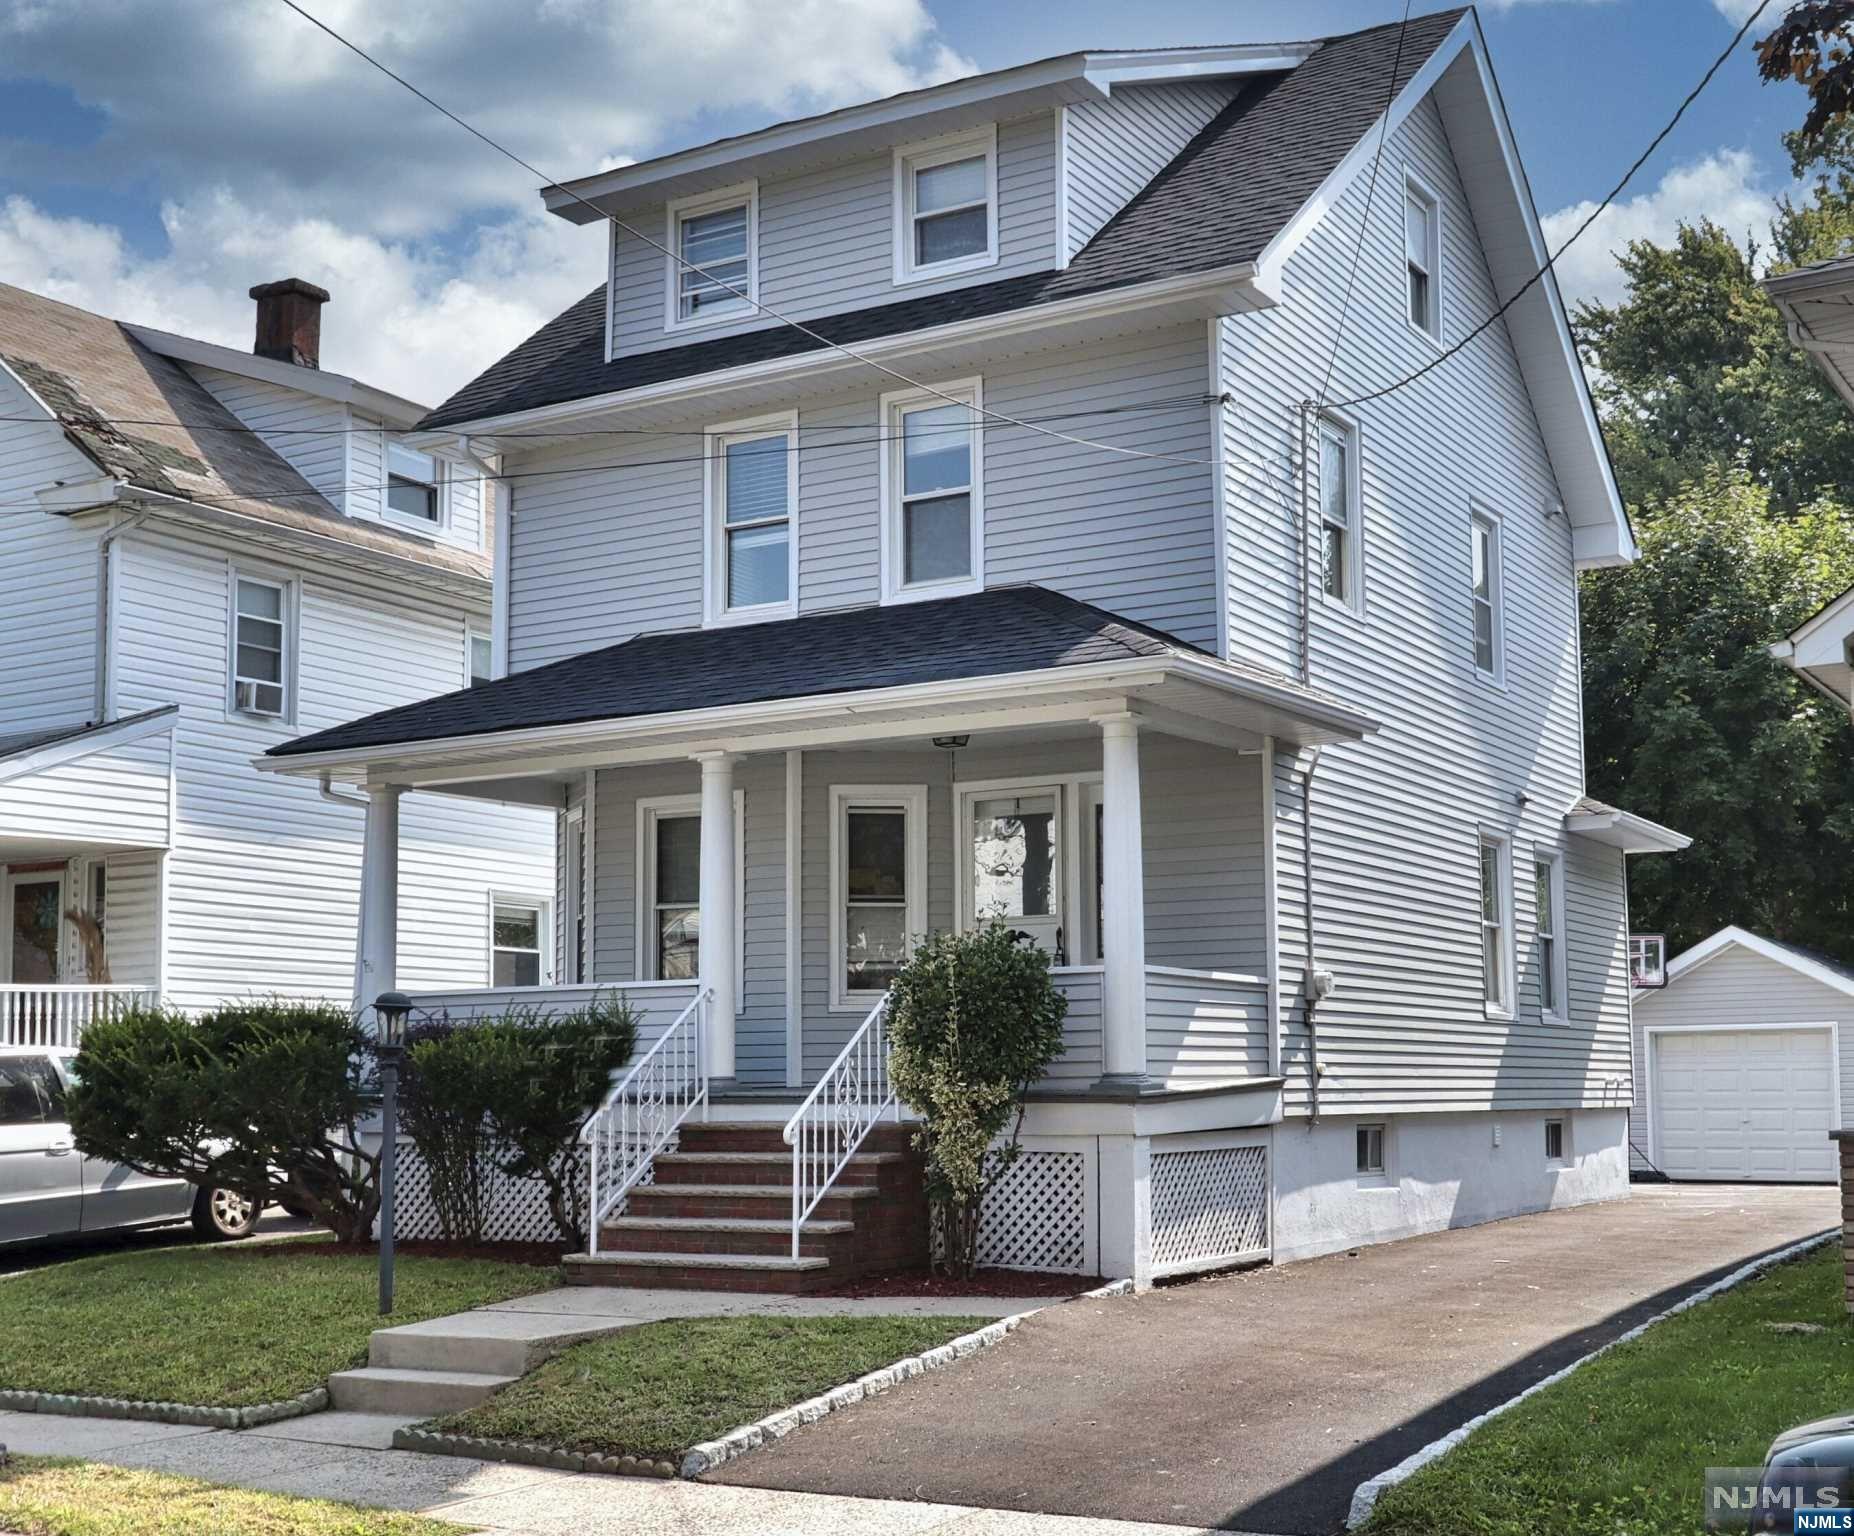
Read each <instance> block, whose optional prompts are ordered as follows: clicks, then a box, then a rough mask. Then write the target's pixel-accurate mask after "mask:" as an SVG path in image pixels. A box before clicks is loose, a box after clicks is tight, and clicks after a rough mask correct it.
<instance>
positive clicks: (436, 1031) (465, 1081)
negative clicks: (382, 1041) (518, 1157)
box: [399, 1018, 497, 1243]
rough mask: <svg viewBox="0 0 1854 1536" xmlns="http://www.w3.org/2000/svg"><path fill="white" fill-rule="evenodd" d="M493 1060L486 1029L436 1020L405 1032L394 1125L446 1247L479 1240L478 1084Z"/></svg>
mask: <svg viewBox="0 0 1854 1536" xmlns="http://www.w3.org/2000/svg"><path fill="white" fill-rule="evenodd" d="M496 1055H497V1053H496V1052H495V1050H494V1049H493V1040H492V1032H491V1030H490V1029H487V1028H477V1027H475V1026H472V1025H469V1024H459V1023H454V1022H452V1021H451V1020H450V1019H449V1018H438V1019H432V1020H428V1021H424V1022H421V1023H418V1024H415V1025H413V1026H412V1027H411V1028H409V1029H408V1030H407V1031H406V1054H405V1065H404V1068H403V1069H402V1071H401V1073H400V1078H399V1125H400V1128H401V1130H403V1131H404V1133H405V1134H406V1135H407V1136H408V1137H410V1138H411V1141H412V1145H413V1146H415V1147H417V1148H418V1155H419V1161H420V1162H422V1163H423V1164H424V1165H425V1174H426V1178H427V1180H428V1183H429V1188H430V1193H431V1203H432V1205H433V1206H434V1207H435V1208H436V1210H437V1213H438V1232H439V1234H440V1235H441V1236H442V1237H444V1238H445V1239H447V1240H449V1241H452V1242H464V1243H480V1242H482V1240H483V1228H484V1226H485V1224H486V1222H487V1220H488V1204H487V1190H486V1189H485V1187H484V1183H483V1174H484V1171H485V1168H486V1166H487V1164H488V1157H489V1145H490V1134H489V1118H488V1116H489V1102H488V1092H487V1086H486V1085H487V1082H488V1079H489V1077H490V1074H491V1073H492V1072H493V1071H494V1070H495V1066H496V1062H495V1057H496Z"/></svg>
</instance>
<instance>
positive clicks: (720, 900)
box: [695, 752, 740, 1087]
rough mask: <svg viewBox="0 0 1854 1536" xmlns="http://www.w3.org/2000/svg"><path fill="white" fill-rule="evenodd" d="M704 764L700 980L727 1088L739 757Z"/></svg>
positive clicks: (712, 755) (717, 1078) (712, 1075)
mask: <svg viewBox="0 0 1854 1536" xmlns="http://www.w3.org/2000/svg"><path fill="white" fill-rule="evenodd" d="M695 760H696V761H697V762H698V763H700V764H701V765H702V898H701V899H702V908H701V981H700V985H701V986H702V987H704V988H706V989H707V990H708V991H710V992H711V993H713V994H714V995H713V996H712V997H711V998H710V999H709V1002H708V1040H707V1046H708V1077H709V1081H710V1083H711V1084H713V1085H716V1086H719V1087H726V1086H727V1085H728V1084H730V1083H732V1082H733V1080H734V998H735V996H736V989H737V982H736V978H735V975H734V967H735V965H736V963H737V962H736V959H735V956H736V955H737V954H738V952H739V948H740V938H739V935H738V934H736V933H735V932H734V913H735V910H736V900H737V897H736V894H735V891H734V868H735V865H734V838H735V827H734V762H735V759H734V756H733V754H732V753H728V752H699V753H697V754H696V758H695Z"/></svg>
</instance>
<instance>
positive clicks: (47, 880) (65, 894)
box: [0, 864, 75, 985]
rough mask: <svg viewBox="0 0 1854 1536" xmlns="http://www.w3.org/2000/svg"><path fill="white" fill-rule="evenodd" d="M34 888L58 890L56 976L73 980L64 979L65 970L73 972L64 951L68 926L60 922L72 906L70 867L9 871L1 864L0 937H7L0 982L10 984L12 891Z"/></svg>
mask: <svg viewBox="0 0 1854 1536" xmlns="http://www.w3.org/2000/svg"><path fill="white" fill-rule="evenodd" d="M36 884H44V885H52V884H55V885H56V886H57V887H58V911H59V913H60V918H59V923H58V928H59V938H58V974H59V976H60V977H62V978H63V979H64V980H65V981H69V980H71V979H72V977H71V976H69V975H66V971H67V969H72V970H74V969H75V968H74V967H71V965H70V958H69V955H68V953H67V948H66V944H67V940H66V934H67V933H68V932H69V929H70V924H68V923H66V922H65V921H63V917H62V914H63V913H64V912H65V911H66V909H67V908H69V907H70V905H71V869H70V866H69V865H68V864H67V865H65V866H64V867H63V868H61V869H56V870H52V869H32V870H26V869H16V870H9V869H8V868H7V867H6V866H5V865H4V864H0V933H5V934H6V935H7V942H6V943H5V944H0V981H11V980H12V979H13V943H12V933H13V901H14V898H13V892H14V889H15V888H16V887H18V886H21V885H36ZM56 984H57V983H54V985H56Z"/></svg>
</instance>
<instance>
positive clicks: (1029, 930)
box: [963, 785, 1068, 963]
mask: <svg viewBox="0 0 1854 1536" xmlns="http://www.w3.org/2000/svg"><path fill="white" fill-rule="evenodd" d="M963 804H964V806H965V808H966V815H965V822H966V849H965V854H966V910H965V916H966V921H967V923H968V925H969V926H972V927H978V926H981V925H983V924H986V923H991V922H1002V923H1004V924H1005V925H1006V926H1007V927H1009V928H1011V929H1012V930H1013V931H1014V932H1017V933H1020V934H1023V935H1025V936H1026V937H1027V938H1028V939H1029V941H1030V942H1031V943H1033V944H1035V945H1036V946H1037V947H1038V948H1039V949H1042V950H1046V951H1047V952H1048V953H1049V954H1050V955H1051V956H1053V957H1054V958H1055V959H1056V960H1057V961H1058V962H1059V963H1060V962H1061V961H1064V960H1066V959H1067V958H1068V956H1067V954H1066V953H1065V951H1066V948H1067V942H1066V941H1067V937H1068V936H1067V935H1066V934H1065V932H1064V930H1063V913H1062V890H1063V869H1062V841H1063V839H1062V790H1061V788H1060V787H1059V786H1056V785H1046V786H1032V787H1028V788H1022V789H1005V790H999V791H995V792H993V791H975V792H973V793H970V794H968V795H966V796H964V797H963Z"/></svg>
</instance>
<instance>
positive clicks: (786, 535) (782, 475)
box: [707, 415, 798, 622]
mask: <svg viewBox="0 0 1854 1536" xmlns="http://www.w3.org/2000/svg"><path fill="white" fill-rule="evenodd" d="M796 433H797V424H796V422H795V421H794V419H793V418H792V417H791V416H789V415H787V416H781V417H776V418H768V419H766V420H764V421H761V422H747V423H742V424H740V425H738V426H734V427H727V428H717V429H716V430H714V431H713V432H711V433H710V434H709V437H708V439H707V442H708V454H707V471H708V478H707V486H708V529H709V533H708V538H709V546H708V547H709V556H708V573H709V575H708V585H709V593H708V617H709V620H710V622H722V621H726V620H731V619H769V618H778V617H780V616H782V615H784V614H789V613H791V612H792V611H793V607H794V605H793V584H794V582H795V580H796V566H797V559H796V555H797V545H796V542H795V540H794V538H793V531H792V513H793V508H794V504H795V502H796V501H797V489H798V456H797V455H796V454H795V453H794V452H793V451H792V450H793V448H794V447H795V446H796V445H795V444H794V442H793V439H794V437H795V436H796Z"/></svg>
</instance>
